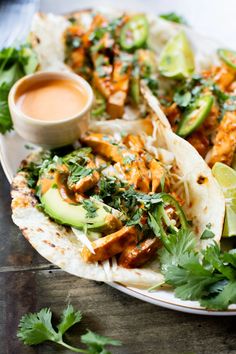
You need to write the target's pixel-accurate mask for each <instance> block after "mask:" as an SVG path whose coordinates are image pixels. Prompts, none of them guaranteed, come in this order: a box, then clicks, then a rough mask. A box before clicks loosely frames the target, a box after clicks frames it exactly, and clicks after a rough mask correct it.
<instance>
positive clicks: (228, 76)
mask: <svg viewBox="0 0 236 354" xmlns="http://www.w3.org/2000/svg"><path fill="white" fill-rule="evenodd" d="M213 80H214V81H215V82H216V83H217V84H218V85H219V86H220V88H221V89H222V90H223V91H225V90H227V89H228V87H229V86H230V85H231V84H232V82H233V81H234V80H235V71H234V70H232V69H230V68H229V67H228V66H226V65H222V66H219V67H217V68H216V69H215V74H214V77H213Z"/></svg>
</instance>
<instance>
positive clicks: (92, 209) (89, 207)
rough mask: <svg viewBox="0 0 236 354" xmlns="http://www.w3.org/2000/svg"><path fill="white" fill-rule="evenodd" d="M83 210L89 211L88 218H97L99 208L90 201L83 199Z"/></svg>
mask: <svg viewBox="0 0 236 354" xmlns="http://www.w3.org/2000/svg"><path fill="white" fill-rule="evenodd" d="M83 208H84V209H85V210H86V211H87V213H86V218H95V217H96V216H97V210H98V206H97V205H96V204H95V203H94V202H93V201H92V200H90V199H83Z"/></svg>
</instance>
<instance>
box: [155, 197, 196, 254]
mask: <svg viewBox="0 0 236 354" xmlns="http://www.w3.org/2000/svg"><path fill="white" fill-rule="evenodd" d="M161 198H162V201H163V203H161V204H159V205H157V206H156V208H155V210H154V212H153V213H152V216H153V217H154V219H155V221H156V223H157V225H158V228H159V236H160V239H161V240H162V242H163V243H164V244H165V246H166V247H168V234H169V233H175V232H178V231H179V230H180V229H185V230H186V229H188V228H189V224H188V221H187V219H186V216H185V214H184V212H183V210H182V208H181V207H180V205H179V203H178V202H177V201H176V200H175V198H174V197H172V196H171V195H170V194H167V193H161ZM166 206H171V207H172V208H173V210H174V212H175V215H176V216H177V217H178V221H179V226H178V227H177V226H176V225H174V224H173V222H171V220H170V218H169V216H168V214H167V212H166V210H165V207H166Z"/></svg>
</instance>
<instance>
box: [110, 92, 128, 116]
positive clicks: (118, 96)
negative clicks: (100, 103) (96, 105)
mask: <svg viewBox="0 0 236 354" xmlns="http://www.w3.org/2000/svg"><path fill="white" fill-rule="evenodd" d="M126 96H127V94H126V93H125V92H124V91H117V92H114V93H112V94H111V96H110V97H109V98H108V102H107V113H108V114H109V115H110V116H111V118H112V119H115V118H121V117H122V116H123V114H124V106H125V100H126Z"/></svg>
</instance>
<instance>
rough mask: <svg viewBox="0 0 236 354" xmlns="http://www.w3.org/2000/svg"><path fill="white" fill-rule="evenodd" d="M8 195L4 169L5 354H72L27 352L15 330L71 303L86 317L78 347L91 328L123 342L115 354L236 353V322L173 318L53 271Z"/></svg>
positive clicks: (1, 271) (0, 311)
mask: <svg viewBox="0 0 236 354" xmlns="http://www.w3.org/2000/svg"><path fill="white" fill-rule="evenodd" d="M0 169H1V167H0ZM9 192H10V190H9V185H8V182H7V180H6V178H5V176H4V174H3V171H2V169H1V170H0V289H1V290H0V354H31V353H32V354H33V353H38V354H54V353H65V354H68V353H69V352H68V351H66V350H64V349H62V350H61V349H60V348H59V347H57V346H56V345H53V344H43V345H40V346H37V347H26V346H24V345H22V344H21V343H20V342H19V341H18V340H17V338H16V329H17V325H18V322H19V319H20V318H21V316H22V315H23V314H25V313H26V312H29V311H32V312H34V311H38V310H39V309H41V308H42V307H46V306H47V307H51V309H52V310H53V312H54V313H55V316H58V315H59V313H60V311H62V309H63V308H64V307H65V306H66V305H67V303H69V302H70V303H71V304H73V305H74V307H75V308H76V309H80V310H81V311H82V312H83V313H84V319H83V322H82V325H81V326H75V327H74V328H73V329H72V330H71V332H70V333H69V337H68V340H70V341H71V343H74V344H76V343H78V341H77V339H76V338H77V335H78V334H82V333H84V332H85V331H86V328H89V329H91V330H94V331H97V332H98V333H100V334H103V335H107V336H110V337H114V338H117V339H120V340H121V341H122V342H123V346H122V347H120V348H115V349H114V350H113V351H112V353H115V354H173V353H176V354H211V353H212V354H213V353H214V354H215V353H217V354H218V353H221V354H228V353H236V317H228V318H227V317H207V316H197V315H189V314H184V313H180V312H174V311H171V310H167V309H164V308H161V307H157V306H154V305H151V304H148V303H145V302H142V301H140V300H137V299H134V298H132V297H129V296H128V295H125V294H123V293H121V292H119V291H118V290H115V289H113V288H111V287H110V286H108V285H106V284H103V283H97V282H94V281H89V280H84V279H80V278H77V277H75V276H72V275H69V274H67V273H65V272H63V271H61V270H59V269H56V268H55V267H53V266H52V265H50V264H49V263H48V262H47V261H46V260H45V259H43V258H42V257H40V256H39V255H38V254H37V252H36V251H34V249H33V248H32V247H31V246H30V245H29V244H28V243H27V241H26V240H25V239H24V238H23V237H22V235H21V233H20V232H19V230H18V229H17V227H16V226H15V225H14V224H13V222H12V220H11V210H10V195H9Z"/></svg>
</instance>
